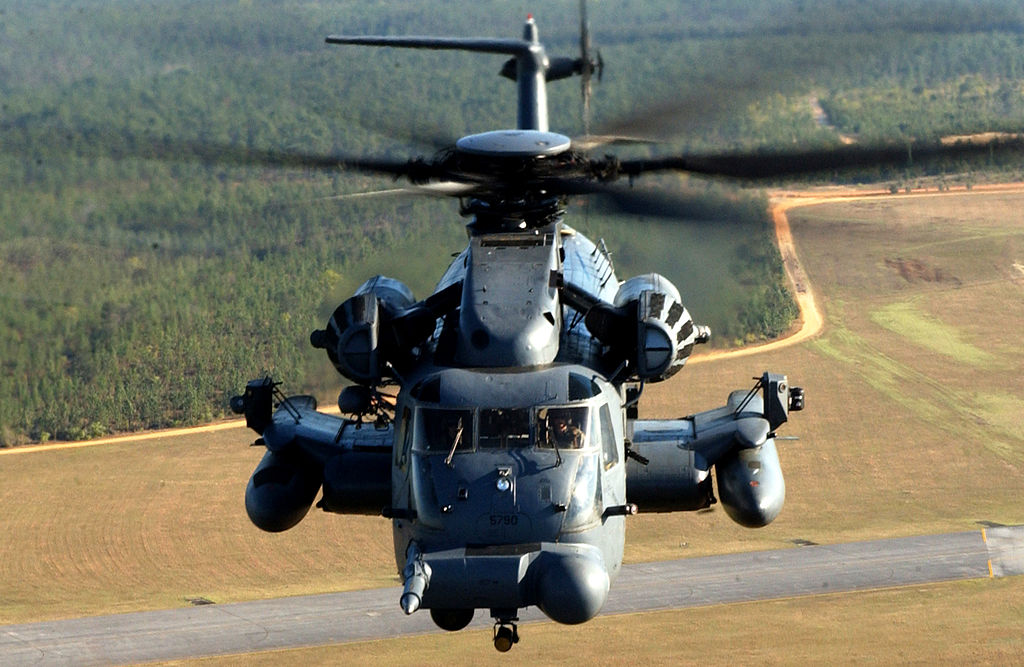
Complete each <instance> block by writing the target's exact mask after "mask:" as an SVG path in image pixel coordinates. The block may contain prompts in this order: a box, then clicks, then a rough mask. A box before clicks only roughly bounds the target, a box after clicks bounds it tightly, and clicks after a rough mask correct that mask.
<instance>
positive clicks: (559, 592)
mask: <svg viewBox="0 0 1024 667" xmlns="http://www.w3.org/2000/svg"><path fill="white" fill-rule="evenodd" d="M546 555H547V556H548V557H547V558H544V559H543V560H541V562H539V563H537V565H538V566H540V576H539V577H538V579H537V597H538V603H537V606H538V607H540V609H541V611H543V612H544V613H545V614H547V616H548V618H550V619H551V620H553V621H556V622H558V623H566V624H569V625H575V624H577V623H585V622H586V621H589V620H590V619H591V618H593V617H594V616H596V615H597V612H599V611H601V607H603V606H604V603H605V600H606V599H607V598H608V587H609V584H610V581H609V578H608V571H607V570H606V569H605V567H604V563H602V562H601V561H600V556H599V555H597V554H589V553H560V554H546Z"/></svg>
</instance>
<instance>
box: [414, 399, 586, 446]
mask: <svg viewBox="0 0 1024 667" xmlns="http://www.w3.org/2000/svg"><path fill="white" fill-rule="evenodd" d="M597 412H598V411H593V410H591V408H590V407H587V406H582V407H556V406H550V407H537V408H481V409H468V408H455V409H452V408H428V407H421V408H420V410H419V413H420V414H419V423H420V438H419V439H418V441H417V449H418V450H419V451H424V452H445V453H454V454H458V453H460V452H468V451H475V450H499V449H518V448H523V447H536V448H538V449H561V450H575V449H586V448H589V447H590V446H591V445H592V444H594V443H593V441H594V438H591V437H588V434H589V433H591V432H592V431H593V430H594V427H596V428H597V429H598V430H600V428H601V426H600V424H599V423H598V424H592V423H591V422H592V421H598V422H599V421H600V418H599V417H598V418H597V419H596V420H592V417H591V414H592V413H597Z"/></svg>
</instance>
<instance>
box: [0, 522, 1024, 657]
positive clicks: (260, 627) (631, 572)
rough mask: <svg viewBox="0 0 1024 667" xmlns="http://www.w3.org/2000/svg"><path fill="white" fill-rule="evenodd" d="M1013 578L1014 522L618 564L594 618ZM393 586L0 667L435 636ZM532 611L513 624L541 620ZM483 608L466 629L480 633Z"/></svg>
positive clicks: (98, 639) (80, 644) (172, 614)
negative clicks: (407, 612)
mask: <svg viewBox="0 0 1024 667" xmlns="http://www.w3.org/2000/svg"><path fill="white" fill-rule="evenodd" d="M1012 574H1024V526H1016V527H996V528H989V529H987V531H971V532H966V533H952V534H947V535H929V536H923V537H909V538H898V539H888V540H877V541H873V542H856V543H850V544H837V545H828V546H817V545H814V546H804V547H800V548H795V549H784V550H780V551H761V552H754V553H746V554H732V555H726V556H710V557H706V558H689V559H684V560H678V561H665V562H660V563H640V564H633V565H627V566H625V567H624V568H623V571H622V573H621V575H620V576H619V578H618V580H617V581H616V582H615V584H614V585H613V586H612V590H611V593H610V594H609V598H608V602H607V604H606V605H605V607H604V609H603V610H602V612H601V613H602V614H604V615H608V614H623V613H629V612H639V611H654V610H660V609H674V608H685V607H698V606H702V605H711V604H723V603H729V602H740V601H746V600H760V599H771V598H780V597H792V596H799V595H812V594H817V593H834V592H841V591H854V590H863V589H871V588H885V587H892V586H903V585H908V584H920V583H926V582H936V581H948V580H956V579H972V578H979V577H990V576H1003V575H1012ZM400 590H401V589H399V588H387V589H377V590H369V591H355V592H350V593H334V594H327V595H314V596H306V597H294V598H282V599H276V600H261V601H257V602H242V603H237V604H223V605H207V606H201V607H188V608H184V609H172V610H167V611H155V612H142V613H135V614H120V615H115V616H98V617H92V618H80V619H72V620H66V621H54V622H46V623H31V624H25V625H9V626H0V664H3V665H27V664H45V665H60V664H68V665H93V664H110V663H127V662H144V661H151V660H172V659H181V658H190V657H198V656H204V655H218V654H225V653H245V652H254V651H264V650H268V649H277V648H287V647H295V646H313V645H322V644H332V643H339V642H351V641H357V640H365V639H374V638H383V637H397V636H402V635H413V634H423V633H426V632H440V631H439V630H437V628H435V626H434V624H433V623H432V622H431V620H430V615H429V613H428V612H426V611H422V612H419V613H416V614H413V615H412V616H409V617H406V616H404V615H403V614H402V613H401V611H400V610H399V607H398V598H399V593H400ZM542 619H544V616H543V615H542V614H541V613H540V612H538V611H536V610H535V609H531V610H529V611H527V612H526V613H524V614H523V615H522V620H523V621H524V622H527V621H531V620H542ZM490 625H491V621H490V619H489V618H488V617H487V615H486V614H485V613H483V612H477V617H476V619H475V620H474V623H473V626H471V627H490Z"/></svg>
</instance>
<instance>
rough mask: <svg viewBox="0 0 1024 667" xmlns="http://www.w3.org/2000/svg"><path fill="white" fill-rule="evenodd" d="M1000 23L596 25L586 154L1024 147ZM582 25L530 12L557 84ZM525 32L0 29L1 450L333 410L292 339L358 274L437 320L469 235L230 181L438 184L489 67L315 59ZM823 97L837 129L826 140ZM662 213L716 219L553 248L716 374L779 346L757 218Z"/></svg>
mask: <svg viewBox="0 0 1024 667" xmlns="http://www.w3.org/2000/svg"><path fill="white" fill-rule="evenodd" d="M532 4H536V3H532ZM1017 4H1018V3H1011V2H988V3H978V2H974V3H966V2H963V3H956V2H927V3H925V2H921V3H913V2H908V3H900V4H899V5H898V7H896V8H893V7H892V3H872V2H867V1H861V2H849V1H846V2H843V1H840V0H821V1H819V2H815V3H807V2H803V1H801V0H766V1H765V2H759V3H749V2H745V1H740V0H729V1H723V2H714V3H710V2H703V1H700V0H688V1H676V0H672V1H669V0H647V1H645V2H638V1H630V2H620V3H607V2H592V3H591V6H590V19H591V27H592V33H593V37H594V39H595V42H596V44H597V45H598V46H599V47H600V49H601V53H602V56H603V58H604V60H605V62H606V71H605V73H604V77H603V80H602V81H601V83H600V84H599V85H598V86H597V88H596V93H595V98H594V103H593V106H594V116H595V126H596V127H598V128H601V127H602V126H604V127H609V128H615V127H617V120H618V119H622V118H629V117H632V118H634V119H635V118H637V117H640V118H644V117H645V116H652V118H653V117H654V116H653V115H652V114H647V113H646V112H645V109H664V108H666V104H665V103H666V102H667V101H673V100H686V101H688V102H689V106H687V107H686V108H685V109H684V108H678V109H674V110H673V112H672V113H670V114H661V115H660V116H658V117H657V118H658V120H659V122H658V123H657V124H656V125H657V126H656V127H655V126H654V125H655V124H653V123H652V124H651V126H649V127H645V128H644V130H648V131H650V132H653V133H656V134H657V135H658V137H659V138H661V139H664V140H665V143H664V144H663V145H661V146H654V147H648V146H644V147H633V148H631V149H630V150H633V151H647V152H652V151H653V152H656V151H659V150H672V151H677V150H706V149H716V150H721V149H771V148H778V147H790V146H794V145H800V146H827V145H833V144H835V143H837V136H836V132H837V131H839V132H842V133H844V134H849V135H853V136H856V137H858V138H859V139H862V140H864V141H883V140H885V141H888V140H895V141H908V140H910V139H911V138H922V139H934V138H936V137H939V136H943V135H945V134H961V133H967V132H973V131H979V130H984V129H1001V130H1006V129H1020V127H1021V126H1022V125H1024V122H1022V119H1024V92H1022V91H1024V33H1022V26H1024V11H1022V10H1021V8H1019V7H1018V6H1017ZM576 8H577V3H576V2H575V0H572V1H570V0H566V1H564V2H548V3H544V6H543V7H540V8H535V9H533V11H535V12H536V17H537V21H538V24H539V26H540V30H541V37H542V39H543V40H544V41H545V44H546V45H547V47H548V49H549V51H550V52H551V53H552V55H575V49H576V48H577V47H576V42H577V39H578V33H577V30H578V26H577V21H578V19H577V16H576V11H577V9H576ZM530 10H531V7H530V4H528V3H523V2H498V1H496V0H494V1H490V2H480V1H479V0H474V1H473V2H470V1H469V0H457V1H455V2H447V3H444V4H443V5H441V3H406V2H374V3H348V2H340V1H339V2H328V1H319V2H301V3H299V2H258V1H255V0H253V1H249V0H241V1H240V2H238V3H237V4H232V5H230V6H229V5H228V4H227V3H219V2H206V1H200V0H167V1H164V2H143V1H142V0H131V1H129V0H103V1H99V0H95V1H90V0H84V1H76V2H71V1H70V0H31V1H30V0H13V1H12V2H9V3H6V5H5V8H3V9H0V35H2V38H3V42H4V45H5V49H4V50H5V57H4V58H3V59H0V186H2V190H0V192H2V194H0V366H2V369H3V372H2V373H0V446H11V445H16V444H21V443H25V442H30V441H45V440H47V439H51V438H60V439H79V438H85V437H92V436H97V435H101V434H105V433H110V432H117V431H130V430H139V429H145V428H154V427H162V426H169V425H182V424H192V423H197V422H201V421H207V420H210V419H213V418H215V417H218V416H220V415H222V414H224V412H225V411H226V406H227V398H228V397H229V396H231V395H232V394H234V393H237V392H238V390H239V389H241V388H242V387H243V386H244V382H245V381H246V380H247V379H249V378H251V377H255V376H258V375H259V374H261V373H265V372H269V373H272V374H273V375H274V376H275V377H276V378H278V379H281V380H284V381H285V382H286V385H287V386H286V388H287V389H288V390H290V391H304V392H309V393H314V394H318V395H321V396H329V395H330V393H331V392H332V391H336V390H337V387H338V385H339V378H338V377H337V375H336V373H335V372H334V370H333V369H332V368H331V366H330V364H329V362H328V361H327V359H326V357H325V356H324V355H323V354H322V352H319V351H317V350H313V349H312V348H311V347H310V346H309V344H308V334H309V331H311V330H312V329H314V328H319V327H322V326H323V322H324V321H325V320H326V318H327V317H328V315H329V314H330V312H331V311H332V310H333V309H334V307H335V306H336V305H337V304H338V303H339V302H340V301H341V300H343V299H344V298H346V297H347V296H348V295H349V294H350V293H351V291H352V290H353V289H354V288H355V287H356V286H357V285H358V284H359V283H360V282H362V281H363V280H364V279H365V278H367V277H369V276H370V275H372V274H373V273H376V272H382V273H386V274H389V275H393V276H395V277H397V278H399V279H401V280H404V281H406V282H407V283H408V284H409V285H410V286H412V287H413V289H414V291H415V293H416V295H417V296H419V297H422V296H424V295H426V294H428V293H429V291H430V290H431V289H432V288H433V283H434V281H435V280H436V279H437V278H438V277H439V276H440V274H441V272H442V271H443V269H444V267H445V266H446V264H447V262H448V261H449V259H450V256H451V253H453V252H456V251H458V250H459V249H461V247H462V246H463V245H464V243H465V231H464V229H463V224H464V221H463V220H462V219H461V218H459V216H458V214H457V206H456V205H455V203H454V202H452V201H435V200H430V199H414V198H405V199H381V198H375V199H348V200H339V199H337V198H333V199H329V198H328V197H333V196H335V195H340V194H345V193H353V192H361V191H366V190H372V189H377V188H381V187H392V184H391V183H390V182H389V181H388V180H381V179H373V178H369V177H365V176H357V175H353V174H349V173H341V172H336V173H311V172H307V171H304V170H298V169H268V168H264V167H260V166H255V165H247V164H245V162H246V161H245V159H239V160H235V161H234V163H232V160H231V159H230V157H231V156H232V155H234V154H235V153H233V152H232V151H233V149H236V148H237V149H239V151H240V152H239V153H238V155H241V156H243V158H244V156H245V155H247V154H250V153H247V152H246V151H273V150H282V149H287V150H301V151H305V152H308V153H311V154H330V153H338V152H344V153H347V154H353V153H355V154H367V155H386V156H408V155H417V154H424V155H429V154H431V153H432V152H433V151H434V150H435V149H436V148H437V147H439V146H440V145H442V144H443V142H444V141H445V140H447V141H450V140H452V139H454V138H456V137H458V136H461V135H463V134H466V133H469V132H476V131H483V130H488V129H497V128H502V127H509V126H512V125H513V124H514V122H515V117H514V116H515V112H514V107H515V105H514V88H513V87H512V86H511V84H509V82H507V81H505V80H503V79H501V78H499V77H497V76H496V73H497V71H498V69H500V66H501V61H502V59H501V58H500V57H493V56H474V55H471V54H464V53H447V52H443V53H439V52H422V51H402V52H398V51H393V50H388V49H384V50H371V49H358V48H356V47H326V46H324V44H323V37H324V36H325V35H327V34H329V33H332V32H346V33H357V34H359V33H385V34H410V33H418V34H424V33H430V34H451V35H476V34H483V35H495V36H515V35H518V34H519V32H520V30H521V26H522V20H523V18H524V17H525V15H526V13H527V12H528V11H530ZM811 96H814V97H817V98H818V99H819V100H820V103H821V105H822V107H823V108H824V109H825V110H826V111H827V113H828V114H829V117H830V121H831V123H832V124H833V125H834V126H835V129H833V128H832V127H827V126H823V125H822V124H820V123H818V122H816V121H815V118H814V116H813V114H812V110H811V108H810V104H809V103H808V100H809V98H810V97H811ZM549 103H550V108H551V125H552V128H553V129H555V130H557V131H561V132H564V133H566V134H569V135H578V134H580V133H581V132H582V122H581V120H580V102H579V87H578V84H577V82H575V81H569V82H558V83H553V84H552V85H551V86H550V88H549ZM668 108H673V107H671V105H668ZM225 157H226V158H228V159H221V158H225ZM214 158H218V159H214ZM945 168H946V169H949V170H951V171H954V172H964V171H965V170H971V171H976V170H978V169H985V170H993V169H1000V170H1002V175H1003V177H1006V178H1017V177H1019V175H1020V171H1021V166H1020V165H1019V164H1009V165H991V164H950V165H946V166H945ZM919 175H920V173H916V172H907V171H902V170H901V171H899V172H894V171H888V172H884V171H879V170H876V171H873V172H869V173H857V174H843V175H840V176H839V177H840V178H843V179H857V180H864V179H876V180H877V179H888V180H900V179H906V178H912V177H917V176H919ZM639 185H642V184H638V186H639ZM651 185H653V186H656V187H657V188H660V189H662V190H664V189H675V188H683V189H685V190H687V191H689V192H694V193H699V194H700V195H701V196H702V198H703V201H704V204H703V205H704V207H705V208H704V210H705V212H706V215H702V216H699V217H703V218H706V219H705V220H704V221H703V222H701V221H693V222H686V223H680V222H676V221H666V220H660V219H657V218H656V217H651V216H646V217H639V218H638V217H636V216H618V215H610V214H608V213H605V212H603V211H602V206H601V203H600V201H599V200H588V201H586V202H583V201H579V202H572V203H573V204H574V205H575V206H574V207H573V208H571V209H570V213H569V217H568V219H569V222H570V223H571V224H573V225H574V226H575V227H577V228H579V229H580V230H581V231H583V232H584V233H587V234H588V235H591V236H592V237H594V238H604V239H605V240H606V243H607V245H608V247H609V248H610V249H611V250H612V251H613V259H614V261H615V265H616V269H617V271H618V273H619V276H620V278H625V277H629V276H631V275H635V274H637V273H642V272H648V271H658V272H660V273H663V274H665V275H666V276H668V277H669V278H670V279H671V280H673V282H675V283H676V284H677V286H678V287H679V288H680V291H681V293H682V296H683V299H684V301H685V302H686V304H687V306H688V308H689V309H690V310H691V312H692V313H693V314H694V316H695V318H696V319H697V320H698V321H700V322H706V323H708V324H710V325H711V327H712V330H713V331H714V334H715V338H714V340H715V341H716V344H723V343H724V344H727V345H730V344H738V343H742V342H745V341H748V340H756V339H759V338H764V337H771V336H775V335H778V334H779V333H780V332H782V331H783V330H785V329H786V327H787V326H788V325H789V324H790V322H791V321H792V318H793V317H794V315H795V312H796V311H795V307H794V305H793V302H792V299H791V297H790V295H789V294H788V292H787V291H786V290H785V288H784V286H783V283H782V269H781V262H780V260H779V258H778V253H777V252H776V251H775V250H774V247H773V245H772V241H771V228H770V221H769V220H768V217H767V215H766V209H767V200H766V198H765V196H764V195H763V194H762V193H761V192H760V191H758V190H743V189H738V188H736V187H733V186H730V185H728V184H725V185H721V184H715V183H709V182H705V181H701V180H697V179H689V180H683V181H680V179H677V178H672V179H662V180H658V179H653V183H652V184H651ZM652 196H654V195H652Z"/></svg>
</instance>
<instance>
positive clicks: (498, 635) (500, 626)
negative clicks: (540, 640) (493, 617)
mask: <svg viewBox="0 0 1024 667" xmlns="http://www.w3.org/2000/svg"><path fill="white" fill-rule="evenodd" d="M518 643H519V629H518V628H517V627H516V624H515V623H513V622H512V621H498V622H497V623H495V624H494V648H496V649H498V651H500V652H501V653H507V652H508V651H510V650H511V649H512V645H513V644H518Z"/></svg>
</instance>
